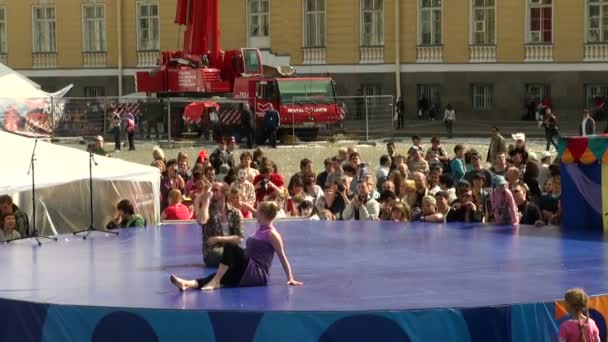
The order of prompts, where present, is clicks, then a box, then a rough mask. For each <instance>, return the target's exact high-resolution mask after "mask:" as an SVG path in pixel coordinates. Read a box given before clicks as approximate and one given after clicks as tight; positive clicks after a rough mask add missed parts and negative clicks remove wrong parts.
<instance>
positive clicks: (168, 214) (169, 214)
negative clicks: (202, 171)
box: [160, 189, 192, 221]
mask: <svg viewBox="0 0 608 342" xmlns="http://www.w3.org/2000/svg"><path fill="white" fill-rule="evenodd" d="M191 218H192V213H191V212H190V209H188V207H187V206H185V205H183V204H182V193H181V192H179V190H176V189H173V190H171V191H169V206H167V207H166V208H165V210H163V212H162V214H160V219H161V220H162V221H164V220H178V221H184V220H190V219H191Z"/></svg>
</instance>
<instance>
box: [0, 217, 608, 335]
mask: <svg viewBox="0 0 608 342" xmlns="http://www.w3.org/2000/svg"><path fill="white" fill-rule="evenodd" d="M276 225H277V229H278V230H279V231H280V232H281V234H282V235H283V239H284V241H285V246H286V252H287V255H288V257H289V260H290V261H291V265H292V268H293V271H294V274H295V276H296V278H297V279H298V280H301V281H303V282H304V286H302V287H287V286H286V285H285V275H284V273H283V270H282V268H281V265H280V262H279V260H278V258H276V257H275V262H274V264H273V267H272V270H271V277H270V283H269V285H268V286H266V287H252V288H237V289H222V290H219V291H215V292H201V291H187V292H185V293H180V292H178V291H177V290H176V289H175V287H174V286H173V285H171V283H170V282H169V280H168V279H169V275H170V274H171V273H175V274H177V275H179V276H181V277H185V278H198V277H201V276H204V275H207V274H210V273H212V272H213V271H214V270H213V269H206V268H205V267H204V264H203V261H202V256H201V248H202V246H201V228H200V226H199V225H197V224H192V223H188V224H172V225H162V226H160V227H158V228H147V229H131V230H123V231H121V233H120V235H119V236H117V237H116V236H109V235H105V234H96V235H95V236H92V237H90V238H89V239H87V240H82V239H80V238H75V237H72V236H61V237H60V241H59V242H58V243H52V242H51V243H45V244H44V245H43V246H42V247H41V248H38V247H37V246H34V245H33V244H32V242H28V241H20V242H18V243H11V244H5V245H2V246H0V260H3V261H4V267H3V272H1V273H0V298H1V299H0V312H1V313H2V315H3V317H11V318H9V319H8V323H9V324H4V327H3V328H0V340H2V341H4V340H11V341H17V340H19V341H56V340H77V341H80V340H95V341H105V340H112V341H113V342H116V341H133V340H142V341H144V340H146V341H147V340H159V341H165V340H167V341H170V340H177V339H178V338H195V339H197V340H198V341H279V340H287V339H289V340H290V341H370V340H382V341H435V340H437V341H438V340H442V341H554V340H555V334H556V332H557V327H558V323H559V321H558V319H559V318H560V317H556V314H555V305H556V304H555V303H554V301H555V300H557V299H559V298H561V297H562V296H563V293H564V292H565V291H566V290H567V289H569V288H572V287H584V288H585V289H586V290H587V292H588V293H590V294H592V295H596V296H599V297H601V295H603V294H605V293H607V290H608V272H607V267H606V263H607V261H608V248H607V247H606V246H608V245H607V244H606V243H605V240H604V236H603V235H600V234H595V233H587V232H578V233H576V232H572V233H571V232H565V231H562V230H560V229H559V228H555V227H545V228H535V227H520V228H512V227H495V226H476V225H462V224H460V225H459V224H455V225H453V224H450V225H432V224H407V225H404V224H397V223H392V222H359V221H350V222H319V221H280V222H277V224H276ZM255 229H256V227H255V226H254V225H253V223H247V224H246V233H247V235H250V234H252V233H253V232H254V230H255ZM607 300H608V297H607ZM597 313H598V315H599V316H598V319H596V321H598V320H601V319H603V314H602V313H601V310H600V311H597ZM600 323H601V322H600ZM599 325H600V327H601V329H603V331H604V336H605V331H606V329H605V322H604V323H603V326H602V324H599ZM9 327H10V329H9Z"/></svg>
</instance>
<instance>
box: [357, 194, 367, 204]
mask: <svg viewBox="0 0 608 342" xmlns="http://www.w3.org/2000/svg"><path fill="white" fill-rule="evenodd" d="M357 198H358V199H359V201H360V202H362V203H365V200H367V196H362V195H359V196H357Z"/></svg>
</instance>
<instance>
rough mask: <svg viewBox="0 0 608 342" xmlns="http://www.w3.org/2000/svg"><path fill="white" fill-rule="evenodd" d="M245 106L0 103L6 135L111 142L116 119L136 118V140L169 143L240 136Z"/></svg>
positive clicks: (148, 101)
mask: <svg viewBox="0 0 608 342" xmlns="http://www.w3.org/2000/svg"><path fill="white" fill-rule="evenodd" d="M241 103H243V101H235V100H230V99H215V98H214V99H186V98H161V99H158V98H151V97H146V98H141V97H94V98H93V97H82V98H79V97H64V98H52V97H41V98H21V99H17V98H10V99H2V98H0V123H2V128H3V129H5V130H8V131H15V132H19V133H22V134H32V135H33V134H40V135H46V136H50V137H79V136H96V135H103V136H108V135H111V133H112V126H111V123H112V119H113V117H114V116H115V115H116V114H117V115H118V116H119V117H120V118H121V122H122V123H123V126H122V128H124V120H125V119H126V118H128V116H129V114H132V115H133V118H134V120H135V122H136V125H137V130H136V133H135V134H136V138H140V139H142V138H150V139H156V140H168V141H169V142H171V141H172V140H176V139H182V138H184V139H188V138H192V137H196V138H204V139H208V138H209V137H211V138H213V137H217V136H218V135H228V134H231V135H232V134H235V133H237V131H238V130H237V129H236V126H238V125H239V124H240V113H239V105H240V104H241ZM211 108H214V111H215V112H216V113H217V119H218V120H217V121H213V120H210V118H209V114H210V112H211V111H212V110H211ZM123 131H124V129H123ZM125 134H126V133H125Z"/></svg>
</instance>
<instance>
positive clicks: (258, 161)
mask: <svg viewBox="0 0 608 342" xmlns="http://www.w3.org/2000/svg"><path fill="white" fill-rule="evenodd" d="M264 158H266V157H265V156H264V152H263V151H262V150H260V149H259V148H257V149H256V150H255V151H253V161H252V162H251V167H253V168H255V169H256V170H258V171H259V170H260V167H261V166H262V159H264ZM241 162H242V160H241ZM250 182H253V181H250Z"/></svg>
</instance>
